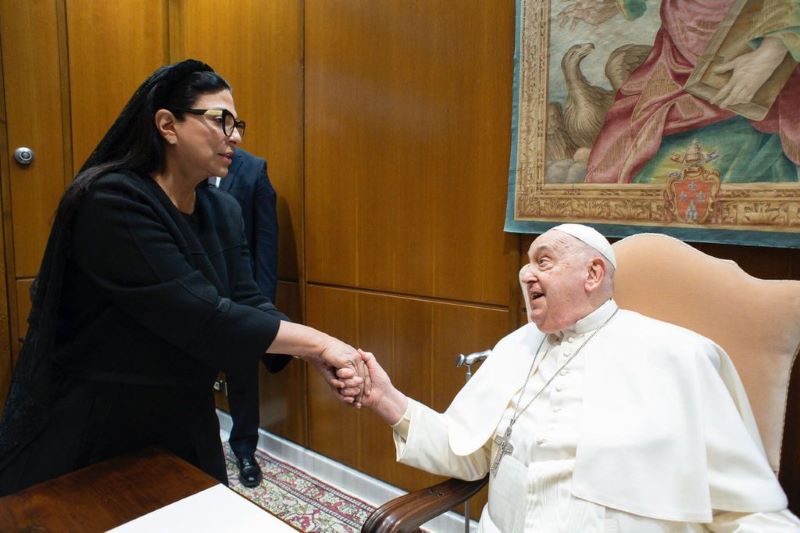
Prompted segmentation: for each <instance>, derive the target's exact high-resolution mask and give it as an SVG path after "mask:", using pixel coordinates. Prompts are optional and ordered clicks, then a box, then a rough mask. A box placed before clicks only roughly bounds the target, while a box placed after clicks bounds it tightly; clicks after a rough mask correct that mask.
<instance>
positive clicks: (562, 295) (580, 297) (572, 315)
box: [520, 230, 591, 333]
mask: <svg viewBox="0 0 800 533" xmlns="http://www.w3.org/2000/svg"><path fill="white" fill-rule="evenodd" d="M584 250H585V248H584V247H583V245H582V244H581V243H580V242H579V241H578V240H577V239H575V238H574V237H572V236H571V235H568V234H566V233H563V232H561V231H558V230H550V231H548V232H546V233H544V234H542V235H540V236H539V237H538V238H537V239H536V240H534V241H533V243H532V244H531V247H530V249H529V250H528V259H529V263H528V265H527V266H526V268H525V271H524V272H523V273H522V276H521V278H520V279H521V280H522V282H523V283H524V284H525V290H526V291H527V293H528V298H529V300H530V306H531V310H530V319H531V322H533V323H534V324H536V326H537V327H538V328H539V329H540V330H541V331H543V332H545V333H553V332H556V331H560V330H563V329H564V328H566V327H569V326H571V325H573V324H575V322H577V321H578V320H580V319H581V318H583V317H584V316H586V315H587V314H588V312H589V311H590V310H591V306H590V304H589V294H588V292H587V288H586V283H587V279H588V276H589V271H590V269H591V258H590V257H589V256H587V254H586V253H585V252H584Z"/></svg>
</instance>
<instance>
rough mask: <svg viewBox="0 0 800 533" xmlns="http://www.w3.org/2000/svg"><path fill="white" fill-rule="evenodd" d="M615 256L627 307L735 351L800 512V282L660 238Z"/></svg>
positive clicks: (441, 504) (441, 492)
mask: <svg viewBox="0 0 800 533" xmlns="http://www.w3.org/2000/svg"><path fill="white" fill-rule="evenodd" d="M613 248H614V252H615V254H616V256H617V263H618V269H617V272H616V278H615V279H616V291H615V299H616V301H617V303H618V304H619V305H620V307H623V308H627V309H632V310H635V311H638V312H640V313H643V314H645V315H648V316H651V317H653V318H657V319H660V320H664V321H667V322H671V323H674V324H677V325H680V326H683V327H686V328H689V329H692V330H694V331H697V332H698V333H701V334H702V335H705V336H706V337H709V338H710V339H712V340H714V341H715V342H716V343H718V344H719V345H720V346H722V347H723V348H724V349H725V350H726V351H727V352H728V354H729V355H730V357H731V359H732V360H733V363H734V365H735V366H736V369H737V371H738V372H739V375H740V377H741V379H742V382H743V384H744V387H745V390H746V391H747V394H748V398H749V400H750V403H751V406H752V409H753V413H754V415H755V418H756V421H757V424H758V428H759V432H760V434H761V438H762V440H763V442H764V447H765V450H766V453H767V458H768V460H769V464H770V466H771V467H772V468H773V470H774V471H775V472H776V473H777V474H778V477H779V480H780V482H781V485H782V486H783V489H784V490H785V492H786V494H787V496H788V498H789V508H790V509H792V510H793V511H794V512H795V513H798V512H800V370H798V368H797V367H798V366H800V365H794V361H795V358H796V356H797V353H798V350H800V281H784V280H761V279H757V278H754V277H752V276H750V275H749V274H747V273H746V272H744V271H743V270H741V269H740V268H739V266H738V265H737V264H736V263H735V262H733V261H728V260H721V259H717V258H715V257H712V256H709V255H707V254H705V253H703V252H701V251H699V250H697V249H695V248H693V247H691V246H689V245H688V244H685V243H683V242H681V241H679V240H678V239H674V238H672V237H668V236H665V235H660V234H638V235H633V236H630V237H626V238H624V239H622V240H620V241H618V242H616V243H614V245H613ZM523 293H524V291H523ZM793 367H794V368H793ZM486 481H487V480H486V479H483V480H478V481H472V482H465V481H457V480H452V479H451V480H448V481H445V482H443V483H440V484H439V485H436V486H434V487H430V488H427V489H422V490H419V491H416V492H412V493H409V494H407V495H405V496H402V497H401V498H397V499H395V500H392V501H390V502H388V503H386V504H385V505H384V506H382V507H380V508H379V509H377V510H376V511H375V513H373V515H372V516H370V518H369V519H368V520H367V522H366V523H365V524H364V527H363V529H362V531H363V532H407V531H416V530H417V528H418V527H419V526H420V525H421V524H423V523H424V522H426V521H428V520H430V519H431V518H433V517H435V516H437V515H439V514H442V513H444V512H446V511H447V510H449V509H450V508H451V507H453V506H455V505H457V504H459V503H461V502H463V501H465V500H466V499H468V498H469V497H471V496H472V495H473V494H474V493H475V492H477V491H478V490H479V489H480V488H481V487H482V486H483V485H484V484H485V483H486Z"/></svg>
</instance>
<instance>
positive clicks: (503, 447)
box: [489, 424, 514, 477]
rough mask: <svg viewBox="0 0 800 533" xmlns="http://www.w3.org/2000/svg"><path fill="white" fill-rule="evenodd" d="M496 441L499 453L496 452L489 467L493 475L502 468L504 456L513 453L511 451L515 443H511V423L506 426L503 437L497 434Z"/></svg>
mask: <svg viewBox="0 0 800 533" xmlns="http://www.w3.org/2000/svg"><path fill="white" fill-rule="evenodd" d="M494 442H495V444H497V453H495V454H494V459H492V466H491V467H490V468H489V472H491V474H492V477H494V476H496V475H497V469H498V468H500V461H502V460H503V457H505V456H506V455H511V452H513V451H514V445H513V444H511V424H509V425H508V427H507V428H506V434H505V435H503V436H502V437H498V436H495V438H494Z"/></svg>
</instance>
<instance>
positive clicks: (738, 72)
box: [546, 0, 800, 184]
mask: <svg viewBox="0 0 800 533" xmlns="http://www.w3.org/2000/svg"><path fill="white" fill-rule="evenodd" d="M651 4H652V3H650V2H647V1H646V0H553V2H552V11H551V13H553V21H551V22H552V23H551V26H550V43H551V44H550V50H551V73H550V80H551V82H552V83H551V86H550V90H549V100H550V102H549V104H548V110H547V111H548V112H547V158H548V169H547V178H546V183H580V182H586V183H607V184H617V183H667V182H668V180H669V179H670V178H671V177H674V176H675V174H676V172H677V173H681V172H682V171H683V170H684V169H685V168H686V166H687V157H693V158H696V157H697V156H698V154H702V161H700V163H701V164H705V165H706V166H709V167H713V170H714V172H715V173H718V174H719V180H720V181H721V182H722V183H755V182H773V183H774V182H797V181H800V67H798V66H797V63H796V61H797V60H800V29H799V28H800V0H663V1H662V2H661V6H660V12H659V13H657V14H656V13H654V12H653V11H654V10H653V5H651ZM743 6H744V7H743ZM737 10H738V11H737ZM732 13H733V15H732ZM737 14H738V15H737ZM743 14H744V15H743ZM736 16H739V18H738V19H736V22H735V24H734V23H733V22H732V20H733V19H734V18H735V17H736ZM636 24H638V26H636ZM648 25H649V28H651V29H650V31H651V32H652V28H657V32H656V33H655V35H654V37H650V38H648V35H647V32H646V31H642V28H647V27H648ZM720 27H722V28H731V27H733V28H735V30H736V31H735V32H734V31H733V30H730V29H729V30H728V31H729V32H730V35H729V36H726V37H725V39H728V40H727V41H725V42H726V43H727V42H728V41H730V39H736V40H738V41H739V42H740V43H742V44H741V46H745V47H746V48H745V52H744V53H741V54H740V55H738V56H735V57H732V58H731V57H725V56H724V54H723V50H722V49H718V50H715V49H714V48H713V47H714V46H715V45H714V43H715V42H717V43H718V42H719V39H720V38H719V37H716V38H715V35H716V34H717V32H718V30H720ZM581 28H584V29H586V28H589V29H590V30H589V32H590V33H593V34H594V35H598V34H599V33H600V31H602V32H604V33H603V35H604V37H603V39H595V40H596V41H597V42H595V43H586V42H579V40H580V37H578V36H577V35H576V32H577V31H578V30H579V29H581ZM743 28H744V29H743ZM598 29H599V31H598ZM586 33H587V32H586V31H584V34H586ZM584 39H585V38H584ZM601 41H602V42H601ZM631 41H638V42H631ZM709 48H711V50H712V51H716V52H718V54H717V55H716V56H714V54H709V51H708V49H709ZM553 56H555V57H553ZM787 56H788V59H787ZM559 57H560V62H559ZM603 57H605V60H604V61H603V60H602V59H601V58H603ZM709 61H711V66H710V68H709V71H708V72H709V74H708V76H707V77H711V78H714V77H716V79H718V80H720V79H721V80H723V81H722V82H720V83H719V85H718V86H717V87H712V88H711V89H710V90H711V91H712V92H710V93H707V94H705V95H703V96H696V94H698V93H697V92H696V91H691V92H690V90H691V85H692V82H691V79H690V78H692V79H694V78H693V77H692V74H693V72H695V71H696V70H699V68H700V67H698V65H700V66H702V64H703V63H704V62H706V63H708V62H709ZM559 67H560V70H561V72H560V73H557V72H555V70H554V69H556V68H559ZM781 72H783V73H784V74H785V75H784V76H783V77H782V78H780V73H781ZM592 75H594V79H592ZM696 75H697V74H695V76H696ZM561 76H563V85H562V84H561V83H560V82H559V81H558V80H559V79H560V78H561ZM587 78H588V79H587ZM778 78H780V79H778ZM590 80H591V81H590ZM687 81H688V82H689V86H688V87H687ZM770 84H772V85H773V86H774V87H773V88H770V87H768V86H769V85H770ZM609 86H610V87H609ZM687 89H688V90H687ZM770 90H771V91H772V93H773V94H772V96H771V97H770V96H766V97H764V96H763V95H764V94H767V93H769V92H770ZM757 98H758V99H763V98H767V99H768V100H767V101H768V103H767V104H766V105H763V106H762V107H763V113H762V114H761V115H759V116H757V117H755V118H754V117H753V115H752V114H749V113H747V112H743V111H742V109H747V108H748V106H749V107H753V105H754V104H755V101H756V99H757ZM748 115H749V116H750V118H747V116H748Z"/></svg>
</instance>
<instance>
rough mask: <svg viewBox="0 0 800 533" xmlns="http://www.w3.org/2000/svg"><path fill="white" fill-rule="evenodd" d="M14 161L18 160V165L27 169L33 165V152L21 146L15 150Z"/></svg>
mask: <svg viewBox="0 0 800 533" xmlns="http://www.w3.org/2000/svg"><path fill="white" fill-rule="evenodd" d="M14 159H16V160H17V163H19V164H20V165H22V166H24V167H27V166H28V165H30V164H31V163H33V150H31V149H30V148H27V147H25V146H20V147H19V148H17V149H16V150H14Z"/></svg>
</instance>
